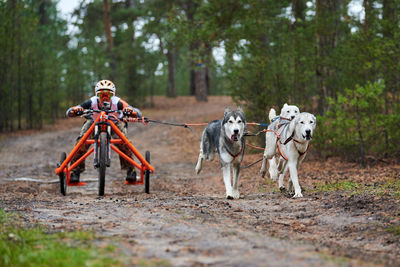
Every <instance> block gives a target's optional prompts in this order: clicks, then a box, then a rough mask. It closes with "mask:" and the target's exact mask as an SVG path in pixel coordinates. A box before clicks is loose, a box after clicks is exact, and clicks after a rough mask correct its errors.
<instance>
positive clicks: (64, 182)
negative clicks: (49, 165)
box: [57, 152, 67, 196]
mask: <svg viewBox="0 0 400 267" xmlns="http://www.w3.org/2000/svg"><path fill="white" fill-rule="evenodd" d="M66 158H67V154H65V152H62V153H61V160H60V163H59V164H57V167H60V166H61V164H62V163H63V162H64V160H65V159H66ZM58 177H59V178H60V191H61V194H63V195H64V196H65V195H66V194H67V177H65V172H64V171H62V172H60V174H59V175H58Z"/></svg>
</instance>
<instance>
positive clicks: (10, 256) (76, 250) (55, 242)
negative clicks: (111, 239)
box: [0, 209, 122, 266]
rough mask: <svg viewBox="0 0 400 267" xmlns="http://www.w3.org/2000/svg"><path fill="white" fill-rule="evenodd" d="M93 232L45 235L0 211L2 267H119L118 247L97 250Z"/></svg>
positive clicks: (101, 247) (43, 231)
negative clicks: (115, 252) (116, 249)
mask: <svg viewBox="0 0 400 267" xmlns="http://www.w3.org/2000/svg"><path fill="white" fill-rule="evenodd" d="M96 240H98V238H97V237H96V236H95V234H94V233H93V232H82V231H76V232H65V233H61V232H60V233H46V230H45V229H44V228H43V227H40V226H35V227H29V228H27V226H26V224H25V223H24V222H23V221H22V219H21V218H19V217H18V216H17V215H15V214H10V213H6V212H4V211H3V210H1V209H0V266H119V265H122V264H121V263H120V262H119V261H118V260H115V259H113V252H114V251H115V247H114V246H112V245H106V246H96V245H94V244H95V243H96V242H95V241H96Z"/></svg>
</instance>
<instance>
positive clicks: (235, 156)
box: [224, 144, 244, 159]
mask: <svg viewBox="0 0 400 267" xmlns="http://www.w3.org/2000/svg"><path fill="white" fill-rule="evenodd" d="M224 147H225V150H226V151H227V152H228V154H229V155H231V157H232V158H233V159H236V158H237V157H238V156H239V155H240V154H242V152H243V150H244V144H243V145H242V149H240V152H239V153H237V154H236V155H233V154H232V153H231V152H230V151H229V149H228V148H227V147H226V146H224Z"/></svg>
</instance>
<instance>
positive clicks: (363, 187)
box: [314, 178, 400, 198]
mask: <svg viewBox="0 0 400 267" xmlns="http://www.w3.org/2000/svg"><path fill="white" fill-rule="evenodd" d="M314 190H315V191H317V192H337V191H339V192H343V193H346V194H348V195H350V196H352V195H360V194H369V195H375V196H382V195H390V196H394V197H396V198H400V181H396V180H394V179H392V178H388V179H385V180H384V181H382V182H380V183H360V182H355V181H353V180H351V179H350V180H338V181H335V182H330V183H328V182H325V183H320V184H317V185H316V186H315V187H314Z"/></svg>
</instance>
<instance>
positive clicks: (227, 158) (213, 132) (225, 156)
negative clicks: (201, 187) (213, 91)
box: [196, 107, 246, 199]
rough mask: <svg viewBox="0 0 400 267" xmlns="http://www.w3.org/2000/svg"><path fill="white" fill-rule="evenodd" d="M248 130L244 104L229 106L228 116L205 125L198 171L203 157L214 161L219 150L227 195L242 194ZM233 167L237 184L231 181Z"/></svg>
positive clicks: (197, 171)
mask: <svg viewBox="0 0 400 267" xmlns="http://www.w3.org/2000/svg"><path fill="white" fill-rule="evenodd" d="M245 132H246V118H245V116H244V113H243V110H242V109H241V108H240V107H239V108H238V109H237V110H235V111H232V110H230V109H229V108H226V109H225V112H224V118H223V119H222V120H214V121H211V122H210V123H209V124H208V125H207V126H206V128H205V129H204V131H203V135H202V138H201V143H200V153H199V159H198V160H197V165H196V174H199V173H200V171H201V168H202V166H203V159H205V160H207V161H211V160H213V159H214V156H215V153H217V154H218V157H219V161H220V163H221V169H222V176H223V178H224V184H225V189H226V198H227V199H238V198H239V197H240V194H239V189H238V186H239V175H240V164H241V162H242V160H243V156H244V151H245V148H246V139H245V136H244V134H245ZM231 168H232V175H233V186H232V184H231Z"/></svg>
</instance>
